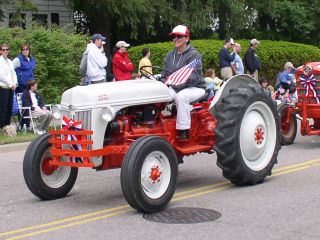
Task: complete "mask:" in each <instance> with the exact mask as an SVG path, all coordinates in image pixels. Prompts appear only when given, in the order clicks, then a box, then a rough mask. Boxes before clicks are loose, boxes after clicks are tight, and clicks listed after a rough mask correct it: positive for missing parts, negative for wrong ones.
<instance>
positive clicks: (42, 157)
mask: <svg viewBox="0 0 320 240" xmlns="http://www.w3.org/2000/svg"><path fill="white" fill-rule="evenodd" d="M49 138H50V135H49V134H43V135H41V136H39V137H38V138H36V139H35V140H34V141H33V142H31V143H30V145H29V147H28V148H27V151H26V153H25V155H24V159H23V176H24V180H25V182H26V184H27V186H28V188H29V189H30V191H31V192H32V193H33V194H34V195H35V196H37V197H39V198H41V199H43V200H53V199H57V198H62V197H65V196H66V195H67V194H68V193H69V192H70V191H71V189H72V187H73V185H74V184H75V182H76V179H77V176H78V168H71V167H58V166H57V167H56V166H52V165H50V163H49V161H50V160H52V155H51V153H50V148H51V144H50V143H49V142H48V140H49Z"/></svg>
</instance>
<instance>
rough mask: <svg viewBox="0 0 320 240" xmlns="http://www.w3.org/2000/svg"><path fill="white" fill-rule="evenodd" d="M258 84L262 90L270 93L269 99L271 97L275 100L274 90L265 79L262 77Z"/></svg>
mask: <svg viewBox="0 0 320 240" xmlns="http://www.w3.org/2000/svg"><path fill="white" fill-rule="evenodd" d="M258 83H259V84H260V85H261V86H262V87H263V88H264V89H266V90H268V91H270V92H271V97H272V99H275V92H274V88H273V87H272V86H271V85H269V81H268V80H267V79H266V78H264V77H261V78H259V80H258Z"/></svg>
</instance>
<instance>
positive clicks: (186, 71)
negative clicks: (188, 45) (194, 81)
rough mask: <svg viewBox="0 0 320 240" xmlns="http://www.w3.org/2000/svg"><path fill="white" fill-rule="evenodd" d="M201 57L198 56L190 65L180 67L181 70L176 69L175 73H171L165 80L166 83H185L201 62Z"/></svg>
mask: <svg viewBox="0 0 320 240" xmlns="http://www.w3.org/2000/svg"><path fill="white" fill-rule="evenodd" d="M200 58H201V57H197V58H196V59H195V60H193V61H192V62H191V63H189V64H188V65H186V66H184V67H182V68H180V69H179V70H177V71H175V72H174V73H172V74H170V75H169V76H168V78H167V80H166V81H165V84H166V85H176V86H177V85H180V84H183V83H185V82H186V81H187V80H188V78H189V77H190V75H191V73H192V72H193V70H194V69H195V67H196V66H197V64H198V63H199V61H200Z"/></svg>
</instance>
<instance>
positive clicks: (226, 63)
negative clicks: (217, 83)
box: [218, 38, 236, 81]
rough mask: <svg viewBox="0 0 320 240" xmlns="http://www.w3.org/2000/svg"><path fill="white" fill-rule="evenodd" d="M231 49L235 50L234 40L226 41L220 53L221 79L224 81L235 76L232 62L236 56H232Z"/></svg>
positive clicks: (233, 54)
mask: <svg viewBox="0 0 320 240" xmlns="http://www.w3.org/2000/svg"><path fill="white" fill-rule="evenodd" d="M229 49H234V40H233V39H232V38H230V39H227V40H225V42H224V46H223V48H221V49H220V51H219V53H218V58H219V62H220V71H221V77H222V79H223V80H224V81H225V80H227V79H229V78H231V77H232V76H233V72H232V67H231V62H232V61H233V60H234V58H235V56H236V55H235V53H234V52H233V53H231V54H230V52H229ZM233 51H234V50H233Z"/></svg>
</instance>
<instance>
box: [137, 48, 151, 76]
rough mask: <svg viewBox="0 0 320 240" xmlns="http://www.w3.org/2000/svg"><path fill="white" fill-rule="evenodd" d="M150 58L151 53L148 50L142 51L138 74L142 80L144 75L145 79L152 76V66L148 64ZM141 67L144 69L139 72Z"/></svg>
mask: <svg viewBox="0 0 320 240" xmlns="http://www.w3.org/2000/svg"><path fill="white" fill-rule="evenodd" d="M150 56H151V52H150V49H149V48H144V49H142V59H141V60H140V62H139V74H140V76H141V77H142V78H145V76H144V75H146V76H147V77H150V76H152V64H151V62H150ZM142 67H144V69H143V70H141V68H142ZM144 70H145V71H144ZM142 72H143V74H142Z"/></svg>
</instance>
